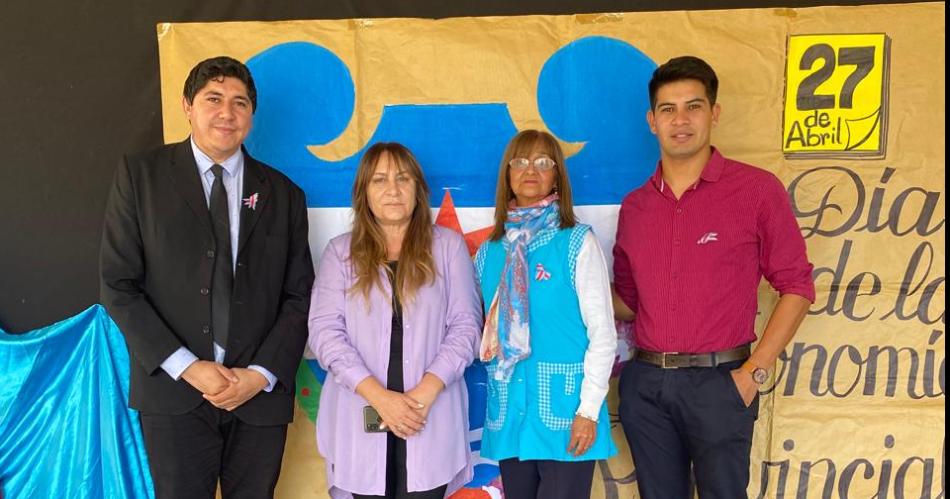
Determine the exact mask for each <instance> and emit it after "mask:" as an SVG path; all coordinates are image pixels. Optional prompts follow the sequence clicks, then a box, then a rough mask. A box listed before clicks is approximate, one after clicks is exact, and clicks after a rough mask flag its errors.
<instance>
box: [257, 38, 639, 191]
mask: <svg viewBox="0 0 950 499" xmlns="http://www.w3.org/2000/svg"><path fill="white" fill-rule="evenodd" d="M247 65H248V67H249V68H250V69H251V72H252V73H253V74H254V79H255V81H256V83H257V90H258V111H257V114H256V115H255V123H254V127H253V129H252V131H251V134H250V136H249V137H248V140H247V147H248V149H249V150H250V152H251V154H253V155H254V156H256V157H257V158H259V159H261V160H263V161H264V162H266V163H269V164H271V165H273V166H275V167H277V168H279V169H280V170H281V171H283V172H284V173H286V174H287V175H288V176H289V177H290V178H291V179H293V180H294V181H295V182H296V183H297V184H298V185H300V186H301V188H303V189H304V191H305V192H306V193H307V203H308V206H310V207H348V206H350V189H351V187H352V183H353V179H354V176H355V174H356V168H357V166H358V163H359V158H360V157H361V156H362V154H363V152H365V150H366V148H367V147H368V146H369V144H372V143H375V142H379V141H394V142H401V143H403V144H405V145H406V146H407V147H409V148H410V149H411V150H412V151H413V152H414V153H415V154H416V156H417V157H418V159H419V162H420V163H421V164H422V167H423V170H424V171H425V174H426V179H427V181H428V182H429V187H430V189H431V190H432V192H433V193H434V195H433V196H434V197H437V196H439V193H440V192H441V191H442V190H443V189H447V188H448V189H452V190H453V192H452V197H453V200H454V202H455V204H456V205H457V206H460V207H468V206H492V205H493V204H494V192H495V182H496V180H497V172H498V163H499V160H500V158H501V156H502V154H503V152H504V148H505V146H506V145H507V142H508V141H509V140H510V139H511V137H512V136H514V135H515V133H517V129H516V128H515V125H514V123H513V121H512V119H511V115H510V113H509V112H508V106H507V104H505V103H495V104H466V103H458V104H431V105H430V104H391V105H386V106H385V107H384V108H383V110H382V115H381V117H380V122H379V126H378V128H377V129H376V130H375V131H374V132H373V135H372V137H371V138H370V140H369V142H368V143H367V144H366V145H364V146H363V147H362V148H361V149H360V150H359V151H357V153H355V154H354V155H353V156H351V157H348V158H344V159H342V160H340V161H326V160H322V159H320V158H318V157H316V156H314V155H313V154H311V153H310V151H308V150H307V146H308V145H320V144H326V143H329V142H331V141H333V140H334V139H336V138H337V137H339V135H340V134H341V133H343V130H344V129H345V128H346V126H347V124H348V123H349V121H350V120H351V119H353V118H352V117H353V114H354V113H353V111H354V102H355V95H354V86H353V79H352V76H351V74H350V71H349V69H347V67H346V65H345V64H344V63H343V61H341V60H340V59H339V58H338V57H337V56H336V55H335V54H333V53H332V52H331V51H329V50H327V49H325V48H323V47H320V46H319V45H315V44H312V43H309V42H292V43H285V44H281V45H276V46H274V47H271V48H269V49H267V50H265V51H263V52H261V53H259V54H257V55H255V56H254V57H252V58H251V59H250V60H248V62H247ZM654 68H655V64H654V63H653V62H652V61H650V59H649V58H647V57H646V56H645V55H643V53H641V52H640V51H639V50H637V49H636V48H634V47H633V46H631V45H629V44H627V43H625V42H623V41H620V40H616V39H612V38H605V37H589V38H582V39H579V40H577V41H575V42H572V43H570V44H568V45H567V46H565V47H563V48H561V49H560V50H558V51H557V52H556V53H555V54H554V55H552V56H551V58H550V59H549V60H548V61H547V63H546V64H545V65H544V68H543V69H542V71H541V74H540V75H539V80H538V106H539V109H540V111H541V115H542V117H543V119H544V121H545V123H546V125H547V127H548V128H549V129H550V130H551V131H552V132H553V133H554V134H555V135H557V136H558V138H560V139H562V140H564V141H567V142H585V143H586V145H585V147H584V149H583V150H582V151H581V152H580V153H578V154H577V155H575V156H574V157H572V158H570V159H569V160H568V168H569V170H570V173H571V181H572V185H573V187H574V196H575V198H574V200H575V203H576V204H617V203H619V202H620V200H621V199H622V197H623V195H625V194H626V193H627V192H629V191H630V190H631V189H633V188H634V187H636V186H638V185H640V184H642V183H643V181H644V180H645V179H646V178H647V177H648V176H649V173H650V172H651V171H652V170H653V168H654V165H655V162H656V158H657V157H658V151H657V146H656V142H655V140H654V139H653V137H652V134H650V132H649V129H648V128H647V126H646V121H645V115H646V111H647V110H648V108H649V104H648V99H647V97H646V85H647V82H648V81H649V78H650V75H651V74H652V72H653V69H654Z"/></svg>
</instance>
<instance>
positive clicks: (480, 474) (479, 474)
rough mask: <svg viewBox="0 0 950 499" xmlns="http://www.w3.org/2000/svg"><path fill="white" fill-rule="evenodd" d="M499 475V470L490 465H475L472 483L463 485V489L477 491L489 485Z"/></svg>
mask: <svg viewBox="0 0 950 499" xmlns="http://www.w3.org/2000/svg"><path fill="white" fill-rule="evenodd" d="M500 474H501V470H500V469H498V466H495V465H491V464H476V465H475V474H474V476H473V477H472V481H471V482H468V483H467V484H465V488H469V489H477V488H481V487H484V486H486V485H488V484H490V483H491V481H492V480H494V479H495V478H497V477H498V475H500Z"/></svg>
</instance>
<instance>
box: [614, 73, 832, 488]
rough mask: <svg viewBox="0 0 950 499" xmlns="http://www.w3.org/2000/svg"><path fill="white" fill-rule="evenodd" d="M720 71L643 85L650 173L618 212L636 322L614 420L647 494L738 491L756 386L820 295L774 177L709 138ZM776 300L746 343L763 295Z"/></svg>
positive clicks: (745, 470)
mask: <svg viewBox="0 0 950 499" xmlns="http://www.w3.org/2000/svg"><path fill="white" fill-rule="evenodd" d="M718 85H719V82H718V79H717V78H716V74H715V72H714V71H713V69H712V68H711V67H709V65H708V64H707V63H706V62H705V61H703V60H702V59H698V58H696V57H691V56H685V57H677V58H674V59H671V60H670V61H669V62H667V63H666V64H663V65H662V66H660V67H658V68H657V69H656V71H655V72H654V73H653V78H652V79H651V80H650V86H649V90H650V111H649V112H648V113H647V121H648V122H649V124H650V129H651V130H652V131H653V133H654V134H655V135H656V136H657V140H658V141H659V145H660V163H659V165H658V166H657V169H656V173H655V174H654V175H653V177H652V178H650V179H649V180H648V181H647V182H646V183H645V184H644V185H643V186H642V187H640V188H638V189H636V190H634V191H633V192H631V193H630V194H629V195H627V197H626V198H625V199H624V201H623V204H622V205H621V208H620V219H619V221H618V224H617V239H616V246H614V287H615V296H614V308H615V310H616V311H617V316H618V318H619V319H624V320H631V319H633V320H634V321H635V327H634V331H635V338H636V342H637V352H636V354H635V357H634V359H633V360H632V361H631V362H629V363H628V364H627V366H626V368H625V369H624V372H623V374H622V375H621V378H620V419H621V422H622V424H623V428H624V432H625V433H626V437H627V441H628V442H629V444H630V449H631V452H632V453H633V460H634V464H635V466H636V471H637V482H638V487H639V490H640V497H642V498H643V499H681V498H682V499H687V498H689V497H690V496H689V476H690V468H691V467H692V470H693V472H694V473H695V476H696V484H697V487H698V489H699V493H700V496H701V497H704V498H705V497H713V498H727V499H735V498H739V497H746V488H747V486H748V483H749V453H750V449H751V445H752V428H753V425H754V423H755V419H756V417H757V414H758V388H759V385H761V384H762V383H764V382H765V381H766V379H767V378H768V370H769V368H770V367H771V366H772V365H773V364H774V363H775V360H776V358H777V356H778V354H779V353H780V352H781V351H782V350H783V349H784V348H785V345H786V344H788V342H789V340H791V338H792V336H793V335H794V334H795V331H796V330H797V329H798V326H799V324H801V321H802V319H803V318H804V317H805V314H806V313H807V311H808V306H809V304H810V303H812V302H814V300H815V286H814V282H813V281H812V275H811V274H812V265H811V264H810V263H809V262H808V258H807V256H806V254H805V241H804V239H803V238H802V236H801V233H800V232H799V229H798V225H797V223H796V221H795V217H794V215H793V214H792V210H791V205H790V202H789V197H788V193H787V192H786V190H785V187H784V185H783V184H782V183H781V181H779V179H778V178H776V177H775V175H773V174H771V173H769V172H767V171H765V170H762V169H759V168H756V167H753V166H750V165H746V164H743V163H740V162H738V161H733V160H730V159H727V158H725V157H723V156H722V155H721V154H720V153H719V151H718V150H717V149H716V148H714V147H712V146H711V145H710V133H711V132H712V129H713V128H714V127H715V126H716V124H717V123H718V121H719V114H720V111H721V109H720V106H719V104H717V103H716V92H717V89H718ZM763 276H764V277H765V278H766V279H767V280H768V281H769V283H770V284H771V285H772V286H773V287H774V288H775V289H776V290H777V291H778V292H779V293H780V295H781V298H780V299H779V302H778V304H777V305H776V307H775V309H774V310H773V311H772V315H771V317H770V318H769V321H768V325H766V327H765V330H764V331H763V332H762V334H761V338H760V340H759V343H758V345H757V346H756V348H755V349H754V350H752V349H751V346H750V345H751V343H752V342H753V341H755V339H756V334H755V331H754V329H753V327H754V323H755V315H756V310H757V289H758V285H759V281H760V280H761V278H762V277H763Z"/></svg>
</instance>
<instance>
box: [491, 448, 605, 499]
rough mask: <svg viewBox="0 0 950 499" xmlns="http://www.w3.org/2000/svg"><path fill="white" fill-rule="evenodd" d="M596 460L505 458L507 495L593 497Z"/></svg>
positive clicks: (514, 498)
mask: <svg viewBox="0 0 950 499" xmlns="http://www.w3.org/2000/svg"><path fill="white" fill-rule="evenodd" d="M595 463H596V461H569V462H565V461H553V460H548V459H539V460H526V461H521V460H520V459H518V458H512V459H502V460H501V461H499V462H498V467H499V468H501V482H502V485H503V486H504V488H505V499H585V498H586V499H590V489H591V485H592V484H593V481H594V464H595Z"/></svg>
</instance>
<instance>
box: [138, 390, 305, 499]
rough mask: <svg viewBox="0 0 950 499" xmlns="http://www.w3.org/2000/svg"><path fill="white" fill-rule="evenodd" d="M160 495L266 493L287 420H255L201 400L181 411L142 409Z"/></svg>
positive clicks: (262, 498)
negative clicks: (264, 423)
mask: <svg viewBox="0 0 950 499" xmlns="http://www.w3.org/2000/svg"><path fill="white" fill-rule="evenodd" d="M141 421H142V434H143V437H144V440H145V449H146V452H147V453H148V460H149V469H150V470H151V472H152V480H153V481H154V482H155V495H156V497H157V498H158V499H205V498H207V499H214V496H215V491H216V489H217V486H218V480H219V479H220V480H221V493H222V497H223V498H224V499H270V498H272V497H274V487H275V486H276V485H277V478H278V477H279V476H280V464H281V459H282V458H283V456H284V443H285V441H286V439H287V425H275V426H254V425H250V424H247V423H244V422H243V421H241V420H240V419H238V418H237V417H235V416H234V414H232V413H230V412H228V411H225V410H223V409H218V408H217V407H215V406H213V405H211V404H210V403H208V402H203V403H202V404H201V405H200V406H198V407H197V408H196V409H194V410H192V411H190V412H187V413H185V414H180V415H175V416H169V415H163V414H141Z"/></svg>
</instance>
